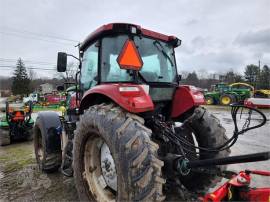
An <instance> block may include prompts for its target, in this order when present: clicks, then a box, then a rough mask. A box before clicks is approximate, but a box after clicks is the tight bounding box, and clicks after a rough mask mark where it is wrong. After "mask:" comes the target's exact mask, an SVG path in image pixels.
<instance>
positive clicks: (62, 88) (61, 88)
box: [56, 86, 65, 92]
mask: <svg viewBox="0 0 270 202" xmlns="http://www.w3.org/2000/svg"><path fill="white" fill-rule="evenodd" d="M56 89H57V91H60V92H62V91H64V90H65V88H64V86H57V87H56Z"/></svg>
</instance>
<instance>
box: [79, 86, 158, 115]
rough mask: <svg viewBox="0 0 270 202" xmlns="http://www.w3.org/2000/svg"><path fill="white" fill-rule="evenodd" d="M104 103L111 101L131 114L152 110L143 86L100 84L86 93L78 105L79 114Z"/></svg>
mask: <svg viewBox="0 0 270 202" xmlns="http://www.w3.org/2000/svg"><path fill="white" fill-rule="evenodd" d="M105 101H113V102H114V103H116V104H118V105H120V107H122V108H124V109H125V110H127V111H129V112H132V113H140V112H146V111H152V110H154V104H153V102H152V99H151V97H150V96H149V95H148V92H147V90H146V88H145V87H144V86H143V85H136V84H128V83H125V84H124V83H120V84H115V83H114V84H101V85H98V86H95V87H93V88H91V89H89V90H88V91H86V92H85V93H84V96H83V98H82V100H81V103H80V112H81V113H83V110H85V109H87V108H88V107H89V106H91V105H94V104H99V103H102V102H105Z"/></svg>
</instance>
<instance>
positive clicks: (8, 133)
mask: <svg viewBox="0 0 270 202" xmlns="http://www.w3.org/2000/svg"><path fill="white" fill-rule="evenodd" d="M16 105H17V106H10V104H9V102H6V110H5V116H4V117H2V119H1V122H0V132H1V133H0V145H1V146H4V145H8V144H10V143H11V141H13V140H19V139H20V140H22V139H25V140H32V139H33V131H32V128H33V125H34V121H33V119H32V118H31V114H32V102H28V103H27V105H24V106H19V104H16Z"/></svg>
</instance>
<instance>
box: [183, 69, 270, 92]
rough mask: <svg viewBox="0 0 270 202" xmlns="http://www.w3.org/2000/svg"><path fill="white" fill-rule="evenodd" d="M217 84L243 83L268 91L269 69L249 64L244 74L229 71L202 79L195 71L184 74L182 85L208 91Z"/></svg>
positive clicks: (269, 85) (269, 84)
mask: <svg viewBox="0 0 270 202" xmlns="http://www.w3.org/2000/svg"><path fill="white" fill-rule="evenodd" d="M219 82H224V83H229V84H230V83H236V82H245V83H248V84H250V85H252V86H254V87H255V88H256V89H270V68H269V67H268V66H267V65H264V66H263V67H262V68H260V67H259V66H257V65H254V64H250V65H247V66H246V67H245V71H244V74H243V75H241V74H239V73H236V72H234V71H233V70H230V71H228V72H226V73H225V74H223V75H206V76H205V75H204V78H201V77H200V76H198V73H197V72H196V71H193V72H190V73H185V76H184V78H183V79H182V81H181V83H182V84H187V85H194V86H197V87H200V88H203V89H210V88H211V85H214V84H216V83H219Z"/></svg>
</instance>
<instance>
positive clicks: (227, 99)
mask: <svg viewBox="0 0 270 202" xmlns="http://www.w3.org/2000/svg"><path fill="white" fill-rule="evenodd" d="M234 100H235V99H234V97H233V96H232V95H222V96H220V104H222V105H230V104H232V103H233V102H234Z"/></svg>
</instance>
